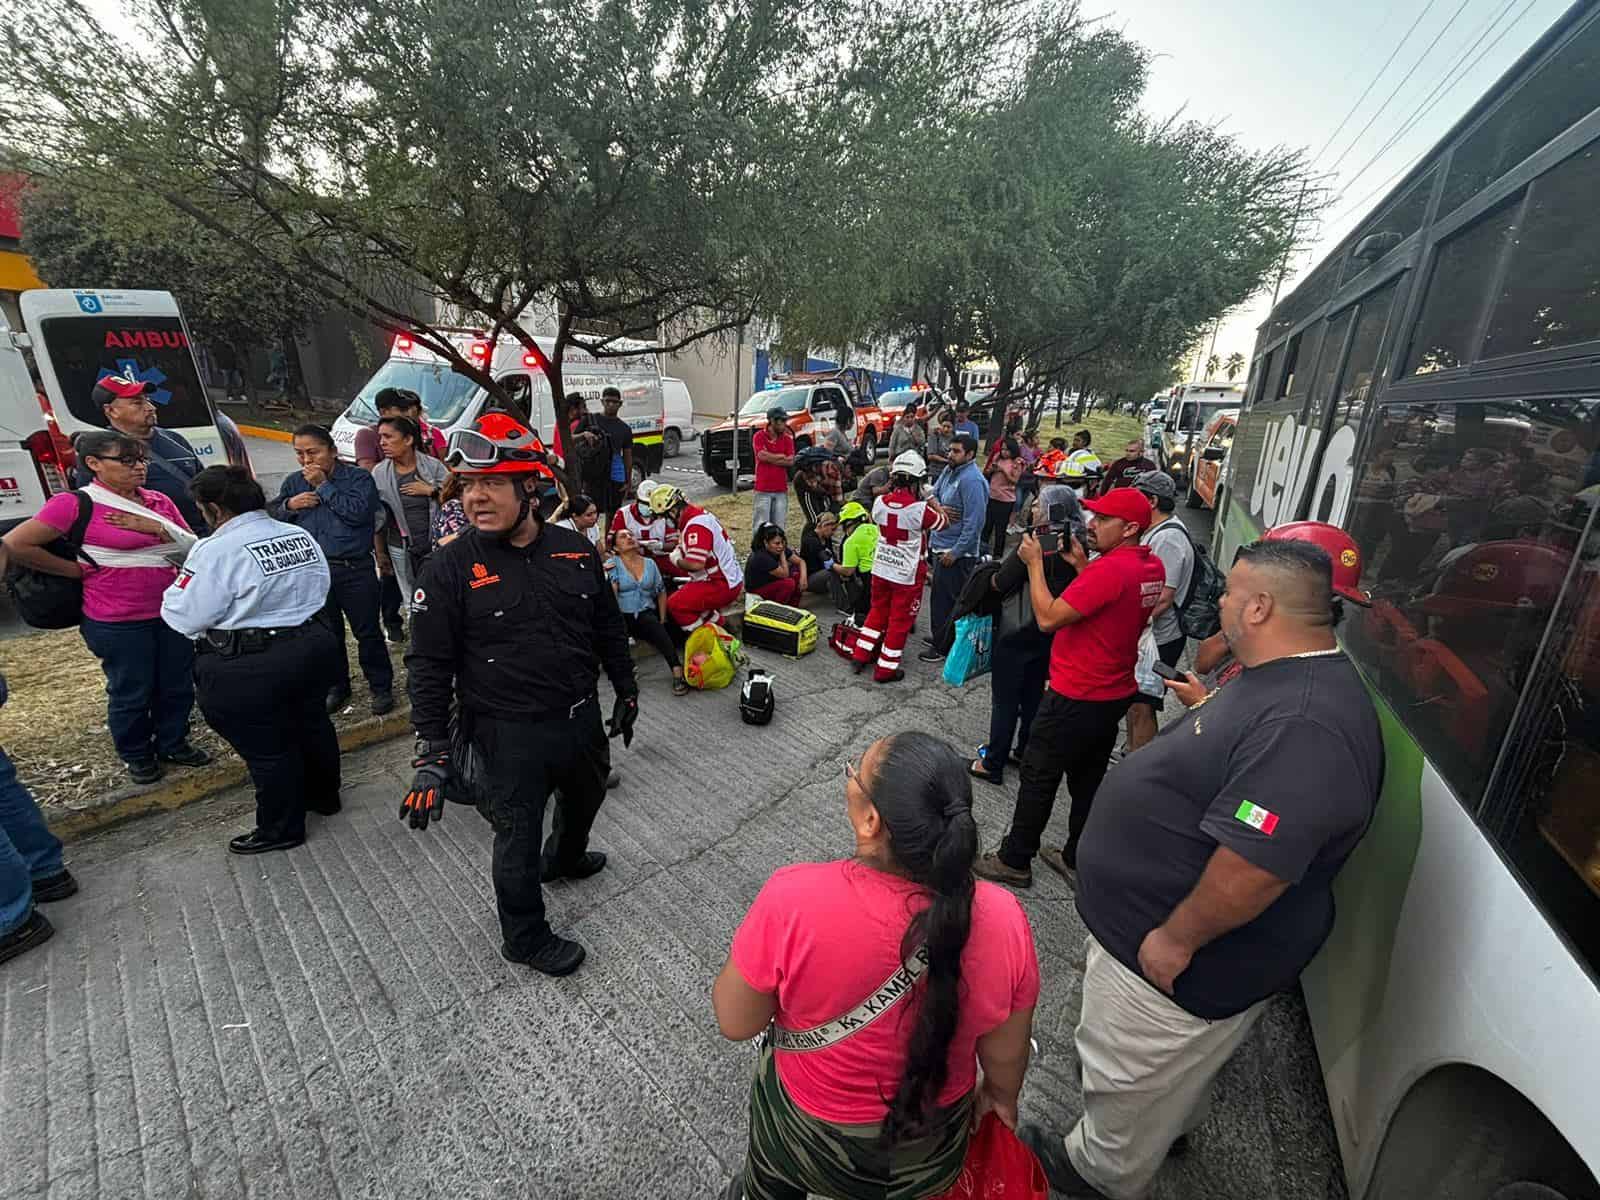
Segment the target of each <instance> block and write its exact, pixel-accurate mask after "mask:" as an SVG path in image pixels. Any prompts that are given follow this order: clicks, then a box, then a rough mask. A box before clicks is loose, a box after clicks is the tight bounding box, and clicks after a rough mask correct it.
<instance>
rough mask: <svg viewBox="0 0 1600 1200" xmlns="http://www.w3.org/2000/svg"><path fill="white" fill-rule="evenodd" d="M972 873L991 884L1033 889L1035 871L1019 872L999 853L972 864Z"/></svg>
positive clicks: (986, 855)
mask: <svg viewBox="0 0 1600 1200" xmlns="http://www.w3.org/2000/svg"><path fill="white" fill-rule="evenodd" d="M972 873H973V874H974V875H976V876H977V877H978V878H979V879H987V880H989V881H990V882H991V883H1003V884H1005V885H1006V886H1007V887H1019V888H1025V887H1032V886H1033V871H1032V870H1031V869H1024V870H1021V871H1019V870H1017V868H1016V867H1013V866H1012V865H1011V864H1010V863H1008V862H1006V861H1005V859H1003V858H1001V857H1000V855H999V854H998V853H995V854H985V855H983V856H982V857H981V858H979V859H978V861H977V862H975V863H973V864H972Z"/></svg>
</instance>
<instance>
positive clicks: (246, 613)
mask: <svg viewBox="0 0 1600 1200" xmlns="http://www.w3.org/2000/svg"><path fill="white" fill-rule="evenodd" d="M328 578H329V576H328V560H327V559H326V558H324V557H323V554H322V549H321V547H319V546H318V545H317V543H316V541H315V540H314V539H313V538H312V536H311V535H310V534H309V533H307V532H306V531H305V530H304V529H301V528H299V527H297V526H294V525H286V524H284V523H283V522H282V521H275V520H273V519H272V518H271V517H269V516H268V515H267V514H266V512H265V511H264V510H263V511H258V512H252V513H245V514H244V515H243V516H238V517H235V518H234V519H233V520H231V521H229V522H228V523H227V524H226V525H224V526H223V527H222V528H221V529H219V530H217V532H216V533H213V534H212V535H211V536H210V537H208V538H201V539H200V541H198V542H196V543H195V546H194V549H193V550H191V551H189V557H188V559H186V560H185V562H184V564H183V570H181V571H180V572H179V573H178V578H177V579H175V580H174V581H173V583H172V586H171V587H169V588H168V589H167V590H166V594H165V595H163V596H162V597H161V619H162V620H163V621H165V622H166V623H167V624H168V625H170V626H171V627H172V628H173V629H175V630H177V631H178V632H179V633H181V634H183V635H184V637H189V638H197V637H199V636H200V635H201V634H203V633H205V632H206V631H207V630H211V629H223V630H227V629H285V628H291V627H293V626H296V625H303V624H305V623H306V622H307V621H309V620H310V619H311V618H312V617H313V616H315V615H316V614H317V613H318V612H319V611H320V610H321V608H322V606H323V605H324V604H326V603H327V600H328Z"/></svg>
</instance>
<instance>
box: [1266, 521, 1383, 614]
mask: <svg viewBox="0 0 1600 1200" xmlns="http://www.w3.org/2000/svg"><path fill="white" fill-rule="evenodd" d="M1262 541H1266V542H1310V543H1311V544H1312V545H1313V546H1319V547H1321V548H1322V549H1323V550H1325V551H1327V554H1328V557H1329V558H1330V559H1332V560H1333V590H1334V591H1335V592H1337V593H1338V594H1339V595H1341V596H1343V597H1344V598H1345V599H1346V600H1353V601H1355V602H1356V603H1357V604H1360V605H1362V606H1366V605H1370V604H1371V603H1372V595H1371V593H1369V592H1365V591H1363V590H1362V588H1361V547H1360V546H1359V545H1357V544H1356V540H1355V538H1353V537H1351V536H1350V535H1349V534H1348V533H1346V532H1345V531H1344V530H1342V529H1340V528H1339V527H1338V526H1337V525H1329V524H1328V523H1327V522H1325V521H1288V522H1286V523H1284V524H1282V525H1275V526H1273V527H1272V528H1271V529H1269V530H1267V532H1266V535H1265V536H1264V537H1263V538H1262Z"/></svg>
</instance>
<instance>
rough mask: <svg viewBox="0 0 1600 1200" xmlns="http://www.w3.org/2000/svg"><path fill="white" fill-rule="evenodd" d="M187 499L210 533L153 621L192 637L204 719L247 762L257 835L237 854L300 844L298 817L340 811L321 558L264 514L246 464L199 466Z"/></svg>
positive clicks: (302, 822) (331, 644) (234, 846)
mask: <svg viewBox="0 0 1600 1200" xmlns="http://www.w3.org/2000/svg"><path fill="white" fill-rule="evenodd" d="M189 493H190V495H191V496H193V497H194V501H195V503H196V504H197V505H198V506H199V509H200V512H201V515H202V516H204V517H205V520H206V523H207V524H208V525H209V526H210V527H211V529H212V530H213V531H214V532H213V533H212V535H211V536H210V537H208V538H205V539H204V540H202V541H200V542H199V543H198V544H197V545H196V546H195V548H194V549H193V550H191V551H190V552H189V557H188V560H187V561H186V562H185V563H184V565H183V570H182V571H181V572H180V573H179V574H178V578H177V579H176V580H174V581H173V584H172V586H171V587H169V588H168V589H167V592H166V595H165V596H163V597H162V600H161V619H162V620H163V621H165V622H166V623H167V624H168V625H170V626H171V627H172V628H173V629H175V630H177V631H178V632H179V633H181V634H183V635H184V636H185V637H191V638H194V639H195V651H196V653H195V660H194V675H195V694H196V698H197V699H198V701H199V703H200V711H201V712H202V713H204V714H205V718H206V721H207V722H208V723H209V724H210V725H211V728H213V729H215V730H216V731H217V732H218V733H219V734H221V735H222V736H223V738H225V739H226V740H227V742H228V744H229V745H230V746H232V747H233V748H234V750H236V751H237V752H238V754H239V757H240V758H242V759H244V764H245V766H246V767H248V768H249V770H250V781H251V782H252V783H253V784H255V789H256V827H255V828H254V829H252V830H251V831H250V832H249V833H245V834H240V835H239V836H238V837H236V838H234V839H233V840H232V841H230V842H229V843H228V849H229V850H231V851H233V853H235V854H260V853H262V852H264V851H267V850H288V849H290V848H291V847H294V846H298V845H300V843H301V842H303V841H305V840H306V810H307V809H308V808H309V809H310V810H311V811H312V812H317V813H323V814H332V813H336V812H338V811H339V738H338V735H337V734H335V733H334V730H333V722H332V721H331V720H330V719H329V717H328V711H327V708H326V704H325V701H326V698H327V695H328V687H329V685H330V684H331V683H332V673H333V663H334V660H335V658H336V657H337V655H338V653H339V645H338V642H337V640H336V639H335V637H334V634H333V630H332V628H331V627H330V626H329V625H328V624H327V622H326V621H325V620H317V619H316V615H317V613H318V612H320V611H321V610H322V608H323V606H324V605H325V604H326V603H327V600H328V561H327V559H326V558H324V557H323V554H322V550H321V549H320V548H319V547H318V545H317V543H316V542H315V541H314V540H313V539H312V537H311V535H310V534H308V533H307V532H306V531H305V530H303V529H297V528H295V527H294V526H293V525H285V524H284V523H283V522H282V521H275V520H273V519H272V517H270V516H268V515H267V512H266V506H267V498H266V496H265V495H264V494H263V492H262V491H261V485H260V484H259V483H257V482H256V481H255V478H254V477H253V476H252V475H251V474H250V470H249V468H248V467H220V466H218V467H207V468H206V469H205V470H203V471H201V472H200V473H199V474H198V475H196V476H195V477H194V479H193V481H191V483H190V484H189Z"/></svg>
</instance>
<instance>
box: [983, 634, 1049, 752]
mask: <svg viewBox="0 0 1600 1200" xmlns="http://www.w3.org/2000/svg"><path fill="white" fill-rule="evenodd" d="M1049 675H1050V639H1049V638H1047V637H1043V636H1040V635H1038V634H1031V633H1022V634H1018V635H1017V636H1015V637H1009V638H996V639H995V643H994V655H993V657H992V659H991V660H990V668H989V741H988V742H987V743H986V744H987V745H988V747H989V750H988V753H987V754H986V755H985V756H984V767H985V768H986V769H987V770H988V772H989V774H991V775H1001V776H1003V775H1004V774H1005V773H1006V760H1007V759H1008V758H1010V756H1011V748H1012V745H1013V739H1015V746H1016V750H1017V757H1018V758H1025V757H1026V756H1027V752H1028V734H1029V732H1030V731H1031V730H1032V729H1033V720H1034V717H1035V716H1037V715H1038V712H1039V705H1040V704H1041V703H1042V702H1043V700H1044V684H1045V680H1046V679H1047V678H1048V677H1049Z"/></svg>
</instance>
